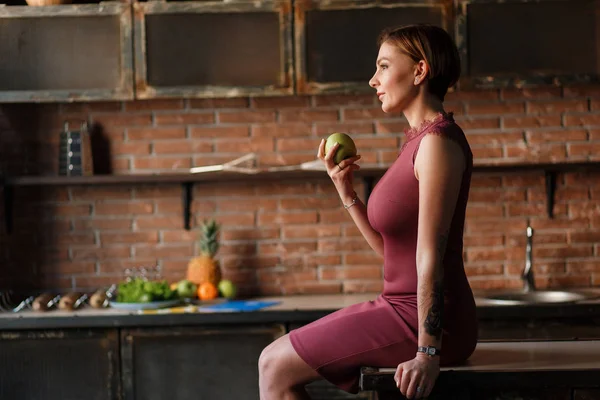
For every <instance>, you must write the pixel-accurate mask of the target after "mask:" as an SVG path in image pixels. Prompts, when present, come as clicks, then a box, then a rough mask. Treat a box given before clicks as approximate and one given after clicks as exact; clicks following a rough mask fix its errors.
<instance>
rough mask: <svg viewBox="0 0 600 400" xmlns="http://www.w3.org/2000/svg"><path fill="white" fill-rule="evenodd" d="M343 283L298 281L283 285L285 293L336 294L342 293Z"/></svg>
mask: <svg viewBox="0 0 600 400" xmlns="http://www.w3.org/2000/svg"><path fill="white" fill-rule="evenodd" d="M341 291H342V284H341V283H323V282H296V283H289V284H286V285H284V286H283V293H284V294H286V295H287V294H289V295H291V294H336V293H341Z"/></svg>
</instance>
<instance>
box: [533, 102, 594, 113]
mask: <svg viewBox="0 0 600 400" xmlns="http://www.w3.org/2000/svg"><path fill="white" fill-rule="evenodd" d="M587 109H588V106H587V101H585V100H546V101H528V102H527V113H528V114H561V113H564V112H567V111H587Z"/></svg>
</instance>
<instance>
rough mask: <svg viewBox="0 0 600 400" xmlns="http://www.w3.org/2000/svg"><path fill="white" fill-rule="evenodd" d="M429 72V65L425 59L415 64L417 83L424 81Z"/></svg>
mask: <svg viewBox="0 0 600 400" xmlns="http://www.w3.org/2000/svg"><path fill="white" fill-rule="evenodd" d="M427 74H429V65H427V63H426V62H425V60H421V61H419V62H418V63H417V64H416V66H415V85H418V84H419V83H421V82H423V81H424V80H425V78H427Z"/></svg>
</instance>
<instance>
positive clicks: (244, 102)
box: [189, 97, 250, 108]
mask: <svg viewBox="0 0 600 400" xmlns="http://www.w3.org/2000/svg"><path fill="white" fill-rule="evenodd" d="M189 102H190V107H191V108H248V107H249V105H250V101H249V99H248V98H247V97H236V98H222V99H190V100H189Z"/></svg>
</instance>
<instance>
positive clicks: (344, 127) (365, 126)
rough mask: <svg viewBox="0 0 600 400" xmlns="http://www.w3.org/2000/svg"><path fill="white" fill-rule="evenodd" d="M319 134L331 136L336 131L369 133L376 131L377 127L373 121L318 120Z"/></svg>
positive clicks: (351, 133) (317, 132) (317, 130)
mask: <svg viewBox="0 0 600 400" xmlns="http://www.w3.org/2000/svg"><path fill="white" fill-rule="evenodd" d="M315 125H316V131H315V133H316V134H317V136H329V135H330V134H332V133H334V132H343V133H347V134H348V135H357V134H363V133H364V134H367V133H375V127H374V124H373V122H371V121H369V122H367V121H361V122H338V123H331V122H316V123H315Z"/></svg>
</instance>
